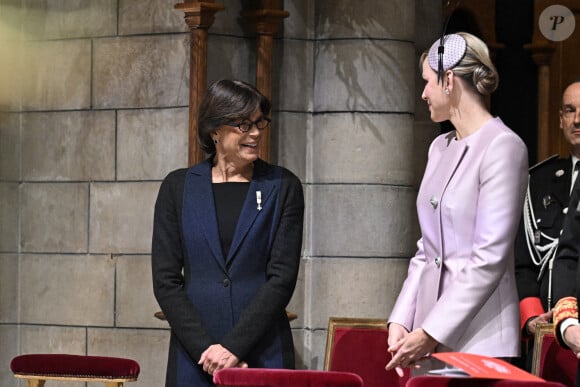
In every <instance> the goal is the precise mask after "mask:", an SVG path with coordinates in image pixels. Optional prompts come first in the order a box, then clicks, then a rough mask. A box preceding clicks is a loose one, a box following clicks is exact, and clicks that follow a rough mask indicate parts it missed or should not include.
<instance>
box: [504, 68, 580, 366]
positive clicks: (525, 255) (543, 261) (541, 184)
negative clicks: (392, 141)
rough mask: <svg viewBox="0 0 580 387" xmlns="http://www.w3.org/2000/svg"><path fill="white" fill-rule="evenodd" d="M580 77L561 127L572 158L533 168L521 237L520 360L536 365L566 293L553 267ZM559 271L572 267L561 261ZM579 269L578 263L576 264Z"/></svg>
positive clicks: (579, 118)
mask: <svg viewBox="0 0 580 387" xmlns="http://www.w3.org/2000/svg"><path fill="white" fill-rule="evenodd" d="M578 104H580V78H578V79H576V80H574V81H573V82H572V83H571V84H569V85H568V87H566V88H565V89H564V93H563V96H562V107H561V109H560V129H561V130H562V133H563V135H564V137H565V138H566V140H567V141H568V143H569V144H570V157H569V158H566V159H564V158H559V157H557V156H553V157H551V158H549V159H547V160H545V161H543V162H541V163H539V164H537V165H535V166H533V167H532V168H530V180H529V186H528V193H527V195H526V201H525V205H524V211H523V216H522V221H521V223H520V229H519V231H518V235H517V237H516V242H515V258H516V267H515V273H516V283H517V288H518V293H519V297H520V317H521V325H520V326H521V332H522V339H523V348H522V359H520V361H521V363H519V364H518V365H519V366H521V367H522V368H525V369H527V370H528V371H529V370H530V369H531V360H532V359H531V358H532V353H533V351H532V348H531V344H532V343H533V340H530V339H531V338H533V335H534V333H535V327H536V325H537V324H538V323H544V322H550V321H551V318H552V311H551V309H552V307H553V306H554V305H555V304H556V302H557V301H558V299H560V298H561V297H563V296H566V295H569V294H566V290H565V289H564V288H558V289H555V288H554V286H553V283H554V281H553V280H554V278H560V277H559V276H556V275H555V274H554V273H555V270H556V269H554V268H553V265H554V262H555V261H554V260H555V257H556V254H557V251H558V242H559V238H560V234H561V232H562V227H563V223H564V218H565V216H566V214H567V212H568V203H569V201H570V193H571V187H572V184H573V180H574V179H575V176H576V175H577V173H578V172H577V171H575V165H576V164H577V162H578V158H579V157H580V114H577V112H576V109H580V105H578ZM557 270H558V271H562V270H567V269H566V267H565V266H564V265H559V267H558V269H557ZM572 270H573V273H575V267H574V268H573V269H572Z"/></svg>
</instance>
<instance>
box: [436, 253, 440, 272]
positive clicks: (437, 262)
mask: <svg viewBox="0 0 580 387" xmlns="http://www.w3.org/2000/svg"><path fill="white" fill-rule="evenodd" d="M435 265H437V269H439V267H441V257H440V256H436V257H435Z"/></svg>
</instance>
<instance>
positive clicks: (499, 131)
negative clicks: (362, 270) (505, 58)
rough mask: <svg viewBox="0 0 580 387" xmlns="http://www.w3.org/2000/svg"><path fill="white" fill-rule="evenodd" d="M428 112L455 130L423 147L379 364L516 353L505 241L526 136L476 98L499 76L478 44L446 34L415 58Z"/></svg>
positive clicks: (514, 222) (517, 197) (524, 162)
mask: <svg viewBox="0 0 580 387" xmlns="http://www.w3.org/2000/svg"><path fill="white" fill-rule="evenodd" d="M421 65H422V77H423V79H424V80H425V82H426V84H425V89H424V90H423V94H422V98H423V100H425V101H426V102H427V105H428V107H429V111H430V114H431V119H432V120H433V121H435V122H442V121H445V120H450V121H451V123H452V124H453V126H454V127H455V131H453V132H450V133H446V134H442V135H440V136H439V137H437V138H436V139H435V140H434V141H433V143H432V144H431V146H430V148H429V158H428V163H427V166H426V169H425V175H424V177H423V180H422V182H421V187H420V188H419V193H418V196H417V212H418V218H419V224H420V227H421V238H420V239H419V241H418V242H417V247H418V249H417V253H416V254H415V256H414V257H413V258H412V259H411V261H410V265H409V270H408V275H407V279H406V280H405V282H404V284H403V288H402V290H401V292H400V294H399V297H398V299H397V302H396V304H395V306H394V308H393V311H392V314H391V316H390V318H389V339H388V345H389V348H388V351H389V352H391V353H392V355H393V357H392V360H391V361H390V362H389V364H387V369H393V368H395V369H397V371H399V372H400V371H401V368H402V367H407V366H409V365H411V364H413V363H415V361H417V360H418V359H420V358H421V357H423V356H425V355H427V354H429V353H433V352H443V351H457V352H469V353H474V354H480V355H487V356H493V357H504V358H509V357H513V356H517V355H518V351H519V309H518V296H517V290H516V285H515V277H514V255H513V243H514V239H515V234H516V231H517V227H518V221H519V219H520V215H521V211H522V208H523V207H522V206H523V199H524V193H525V189H526V184H527V176H528V155H527V150H526V146H525V144H524V143H523V142H522V140H521V139H520V138H519V137H518V136H517V135H516V134H515V133H514V132H512V131H511V130H510V129H509V128H508V127H507V126H506V125H505V124H504V123H503V122H502V121H501V119H499V118H497V117H493V116H492V115H491V114H490V113H489V111H488V110H487V108H486V106H485V96H487V95H489V94H490V93H492V92H493V91H494V90H495V89H496V87H497V84H498V74H497V71H496V69H495V67H494V65H493V63H492V62H491V59H490V57H489V53H488V49H487V46H486V45H485V43H483V42H482V41H481V40H479V39H478V38H476V37H474V36H473V35H470V34H467V33H458V34H452V35H446V36H444V37H443V38H442V39H441V40H439V39H438V40H437V41H436V42H435V43H434V44H433V46H432V47H431V49H430V50H429V51H428V52H427V53H425V54H423V56H422V57H421Z"/></svg>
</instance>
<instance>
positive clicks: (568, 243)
mask: <svg viewBox="0 0 580 387" xmlns="http://www.w3.org/2000/svg"><path fill="white" fill-rule="evenodd" d="M577 115H578V131H579V132H580V105H579V106H578V113H577ZM579 201H580V179H576V183H575V185H574V190H573V192H572V196H571V198H570V206H569V213H568V215H567V216H566V219H565V220H564V228H563V230H562V235H561V236H560V243H559V244H560V248H559V249H558V255H557V257H556V261H555V263H554V276H558V281H557V283H556V284H555V291H556V292H557V293H558V294H559V293H562V294H560V295H561V298H560V299H559V301H558V302H557V303H556V305H555V306H554V310H553V312H554V333H555V334H556V338H557V340H558V342H559V343H560V345H562V346H563V347H565V348H569V349H571V350H572V351H573V352H574V354H575V355H576V357H578V358H580V323H579V322H578V299H580V265H578V260H579V259H580V203H579ZM566 296H568V297H566ZM576 386H577V387H580V362H579V363H578V366H577V370H576Z"/></svg>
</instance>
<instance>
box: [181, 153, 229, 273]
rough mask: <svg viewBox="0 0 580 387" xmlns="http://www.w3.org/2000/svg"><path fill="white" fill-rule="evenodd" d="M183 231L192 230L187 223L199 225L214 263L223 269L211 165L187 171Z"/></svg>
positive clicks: (206, 164) (201, 165)
mask: <svg viewBox="0 0 580 387" xmlns="http://www.w3.org/2000/svg"><path fill="white" fill-rule="evenodd" d="M183 201H184V203H183V219H184V223H186V224H185V225H184V226H185V227H184V230H193V229H194V228H193V227H188V225H187V222H192V223H196V224H199V225H201V229H202V230H203V232H204V235H205V237H206V239H207V241H208V245H209V247H210V249H211V252H212V254H213V255H214V257H215V258H216V261H217V262H218V263H219V265H220V266H222V267H224V268H225V266H224V256H223V252H222V248H221V246H222V245H221V241H220V234H219V229H218V224H217V218H216V213H215V203H214V197H213V190H212V187H211V164H210V163H209V162H202V163H200V164H197V165H195V166H193V167H192V168H191V169H190V170H189V171H188V176H187V179H186V182H185V193H184V199H183Z"/></svg>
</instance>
